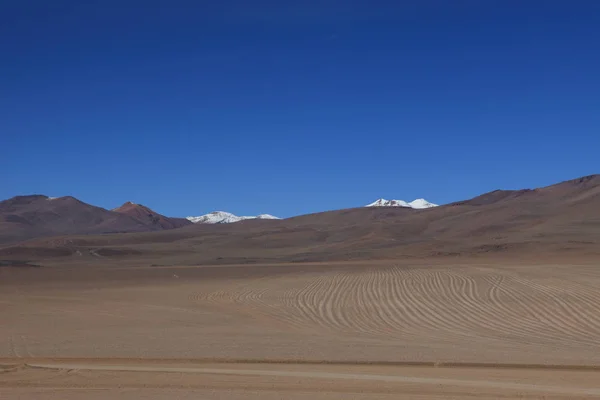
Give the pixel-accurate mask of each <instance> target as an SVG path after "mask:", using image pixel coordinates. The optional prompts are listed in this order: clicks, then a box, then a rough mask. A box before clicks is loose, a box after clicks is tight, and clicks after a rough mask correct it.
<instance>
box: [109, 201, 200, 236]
mask: <svg viewBox="0 0 600 400" xmlns="http://www.w3.org/2000/svg"><path fill="white" fill-rule="evenodd" d="M112 211H114V212H118V213H120V214H125V215H129V216H130V217H133V218H135V219H137V220H138V221H141V222H142V223H143V224H144V225H147V226H150V227H159V228H160V229H175V228H181V227H182V226H186V225H191V224H192V222H191V221H189V220H187V219H186V218H169V217H165V216H164V215H161V214H159V213H157V212H156V211H153V210H151V209H150V208H148V207H146V206H143V205H141V204H135V203H132V202H130V201H128V202H127V203H125V204H123V205H122V206H120V207H117V208H115V209H113V210H112Z"/></svg>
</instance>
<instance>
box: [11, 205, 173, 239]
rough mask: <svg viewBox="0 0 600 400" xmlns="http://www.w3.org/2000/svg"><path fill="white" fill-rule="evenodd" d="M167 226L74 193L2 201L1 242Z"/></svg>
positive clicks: (149, 229)
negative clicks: (101, 205) (111, 209)
mask: <svg viewBox="0 0 600 400" xmlns="http://www.w3.org/2000/svg"><path fill="white" fill-rule="evenodd" d="M160 229H166V228H163V227H162V226H161V225H153V224H150V223H148V222H147V221H144V220H140V219H137V218H134V217H133V216H130V215H127V214H124V213H120V212H114V211H109V210H106V209H104V208H101V207H96V206H93V205H90V204H87V203H84V202H82V201H80V200H77V199H76V198H74V197H71V196H65V197H59V198H51V197H48V196H43V195H31V196H16V197H13V198H11V199H8V200H4V201H2V202H0V244H1V243H14V242H18V241H22V240H27V239H32V238H37V237H43V236H56V235H66V234H94V233H103V234H106V233H122V232H146V231H152V230H160Z"/></svg>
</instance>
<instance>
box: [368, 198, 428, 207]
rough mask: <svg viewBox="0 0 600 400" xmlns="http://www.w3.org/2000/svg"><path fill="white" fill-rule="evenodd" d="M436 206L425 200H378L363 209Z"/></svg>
mask: <svg viewBox="0 0 600 400" xmlns="http://www.w3.org/2000/svg"><path fill="white" fill-rule="evenodd" d="M437 206H438V205H437V204H433V203H430V202H428V201H427V200H425V199H416V200H413V201H411V202H406V201H404V200H386V199H378V200H376V201H374V202H373V203H371V204H367V205H366V206H365V207H406V208H415V209H423V208H431V207H437Z"/></svg>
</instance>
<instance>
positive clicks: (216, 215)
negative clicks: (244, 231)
mask: <svg viewBox="0 0 600 400" xmlns="http://www.w3.org/2000/svg"><path fill="white" fill-rule="evenodd" d="M187 219H188V220H190V221H192V222H193V223H195V224H231V223H233V222H239V221H243V220H246V219H279V218H277V217H275V216H273V215H269V214H260V215H257V216H237V215H234V214H232V213H228V212H225V211H213V212H211V213H208V214H205V215H201V216H199V217H187Z"/></svg>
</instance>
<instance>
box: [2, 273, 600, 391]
mask: <svg viewBox="0 0 600 400" xmlns="http://www.w3.org/2000/svg"><path fill="white" fill-rule="evenodd" d="M599 305H600V270H599V269H598V268H597V266H596V265H595V264H591V263H587V264H583V263H582V264H579V265H569V264H560V265H550V264H543V265H542V264H537V265H535V264H531V265H529V264H523V263H520V264H502V263H499V262H497V261H496V262H490V263H485V264H484V263H474V262H471V263H461V264H452V263H450V262H444V263H441V262H439V261H433V262H426V261H420V262H418V263H417V262H415V263H406V262H402V263H401V262H387V261H378V262H360V263H359V262H355V263H330V264H322V263H321V264H318V263H314V264H285V265H244V266H205V267H197V266H189V267H97V266H80V267H78V268H71V267H41V268H24V267H11V266H5V267H0V313H1V315H2V324H0V357H1V360H0V365H3V370H4V373H2V374H0V392H2V393H3V394H4V393H8V394H9V397H8V398H19V399H34V398H35V399H52V400H54V399H70V398H73V399H75V398H82V396H84V397H85V398H90V399H93V398H106V397H107V396H111V397H113V398H117V399H133V398H142V397H143V398H155V399H163V398H164V399H167V398H190V399H191V398H194V399H217V398H218V399H254V398H256V399H258V398H261V399H265V398H266V399H271V398H272V399H282V398H285V399H305V398H306V399H308V398H310V399H320V398H323V399H348V398H354V399H359V398H360V399H392V398H393V399H398V398H401V399H402V398H405V399H412V398H415V399H417V398H418V399H431V398H455V399H462V398H489V399H492V398H493V399H495V398H499V397H502V398H552V399H554V398H564V399H573V398H598V397H600V384H598V382H600V368H598V369H597V368H596V366H600V352H598V348H600V306H599ZM473 396H475V397H473Z"/></svg>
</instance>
